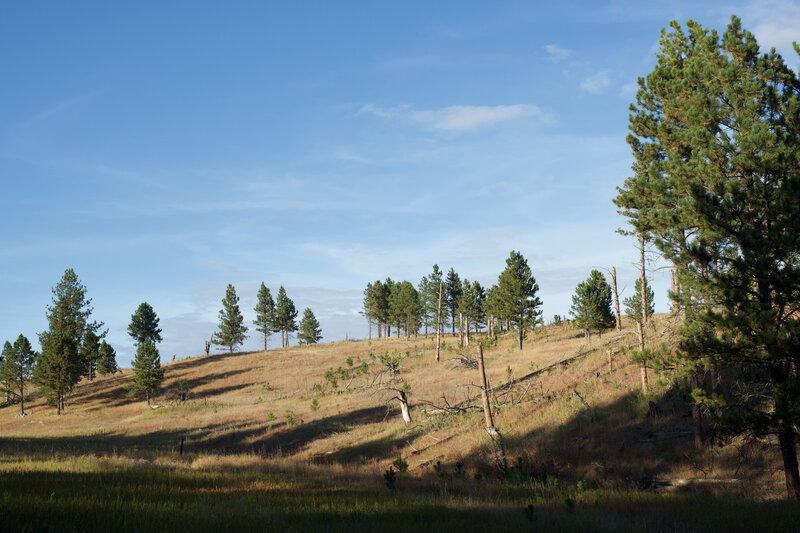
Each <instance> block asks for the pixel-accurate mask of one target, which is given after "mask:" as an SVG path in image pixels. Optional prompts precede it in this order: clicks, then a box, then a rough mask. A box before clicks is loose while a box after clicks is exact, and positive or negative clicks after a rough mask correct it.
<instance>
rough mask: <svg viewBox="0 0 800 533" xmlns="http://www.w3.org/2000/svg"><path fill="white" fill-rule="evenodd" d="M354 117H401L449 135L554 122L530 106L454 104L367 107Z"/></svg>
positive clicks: (539, 110)
mask: <svg viewBox="0 0 800 533" xmlns="http://www.w3.org/2000/svg"><path fill="white" fill-rule="evenodd" d="M358 114H359V115H363V114H371V115H375V116H377V117H381V118H403V119H407V120H410V121H412V122H416V123H418V124H421V125H423V126H425V127H427V128H430V129H433V130H440V131H452V132H465V131H475V130H478V129H481V128H487V127H491V126H495V125H498V124H501V123H504V122H512V121H517V120H522V119H535V120H538V121H539V122H541V123H548V124H549V123H552V122H553V120H554V119H553V116H552V113H549V112H547V111H544V110H542V109H541V108H540V107H538V106H535V105H533V104H514V105H497V106H465V105H454V106H448V107H443V108H441V109H432V110H413V109H411V108H410V107H409V106H398V107H389V108H381V107H377V106H374V105H372V104H367V105H365V106H363V107H362V108H361V109H360V110H359V111H358Z"/></svg>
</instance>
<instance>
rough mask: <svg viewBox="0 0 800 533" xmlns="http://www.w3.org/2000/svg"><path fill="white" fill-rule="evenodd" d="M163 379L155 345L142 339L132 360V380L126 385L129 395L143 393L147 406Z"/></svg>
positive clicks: (159, 358)
mask: <svg viewBox="0 0 800 533" xmlns="http://www.w3.org/2000/svg"><path fill="white" fill-rule="evenodd" d="M163 379H164V369H163V368H161V356H160V355H159V353H158V349H157V348H156V345H155V343H154V342H153V341H152V340H151V339H144V340H143V341H142V342H140V343H139V345H138V346H137V347H136V357H134V359H133V379H132V380H131V382H130V383H129V384H128V391H129V394H130V395H135V394H137V393H139V392H144V394H145V398H146V399H147V405H150V398H151V397H152V396H153V395H154V394H155V393H156V390H157V388H158V384H159V383H161V381H162V380H163Z"/></svg>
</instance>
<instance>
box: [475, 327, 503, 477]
mask: <svg viewBox="0 0 800 533" xmlns="http://www.w3.org/2000/svg"><path fill="white" fill-rule="evenodd" d="M478 371H479V372H480V374H481V400H482V401H483V419H484V427H485V428H486V433H488V434H489V436H490V437H491V438H492V445H493V448H494V453H495V460H496V461H497V467H498V468H500V469H501V470H505V469H506V467H507V464H506V450H505V448H504V447H503V437H502V435H500V432H499V431H498V430H497V428H496V427H495V425H494V419H493V418H492V408H491V406H490V405H489V392H488V390H487V386H486V368H485V366H484V363H483V344H481V343H478Z"/></svg>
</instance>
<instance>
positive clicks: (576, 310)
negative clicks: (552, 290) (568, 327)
mask: <svg viewBox="0 0 800 533" xmlns="http://www.w3.org/2000/svg"><path fill="white" fill-rule="evenodd" d="M570 314H571V315H572V316H573V317H574V323H575V325H576V326H577V327H579V328H581V329H583V330H586V331H587V332H588V331H602V330H604V329H608V328H610V327H613V326H614V325H615V324H616V318H615V317H614V313H613V311H612V310H611V287H610V286H609V285H608V282H607V281H606V278H605V276H603V274H602V273H601V272H600V271H599V270H592V271H591V273H590V274H589V277H588V278H587V279H586V281H582V282H581V283H579V284H578V286H577V287H576V288H575V294H574V295H573V296H572V307H571V308H570Z"/></svg>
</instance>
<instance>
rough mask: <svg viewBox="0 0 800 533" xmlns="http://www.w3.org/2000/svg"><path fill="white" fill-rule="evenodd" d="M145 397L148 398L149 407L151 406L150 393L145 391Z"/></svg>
mask: <svg viewBox="0 0 800 533" xmlns="http://www.w3.org/2000/svg"><path fill="white" fill-rule="evenodd" d="M144 395H145V397H146V398H147V405H148V406H149V405H150V391H149V390H147V389H145V390H144Z"/></svg>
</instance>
